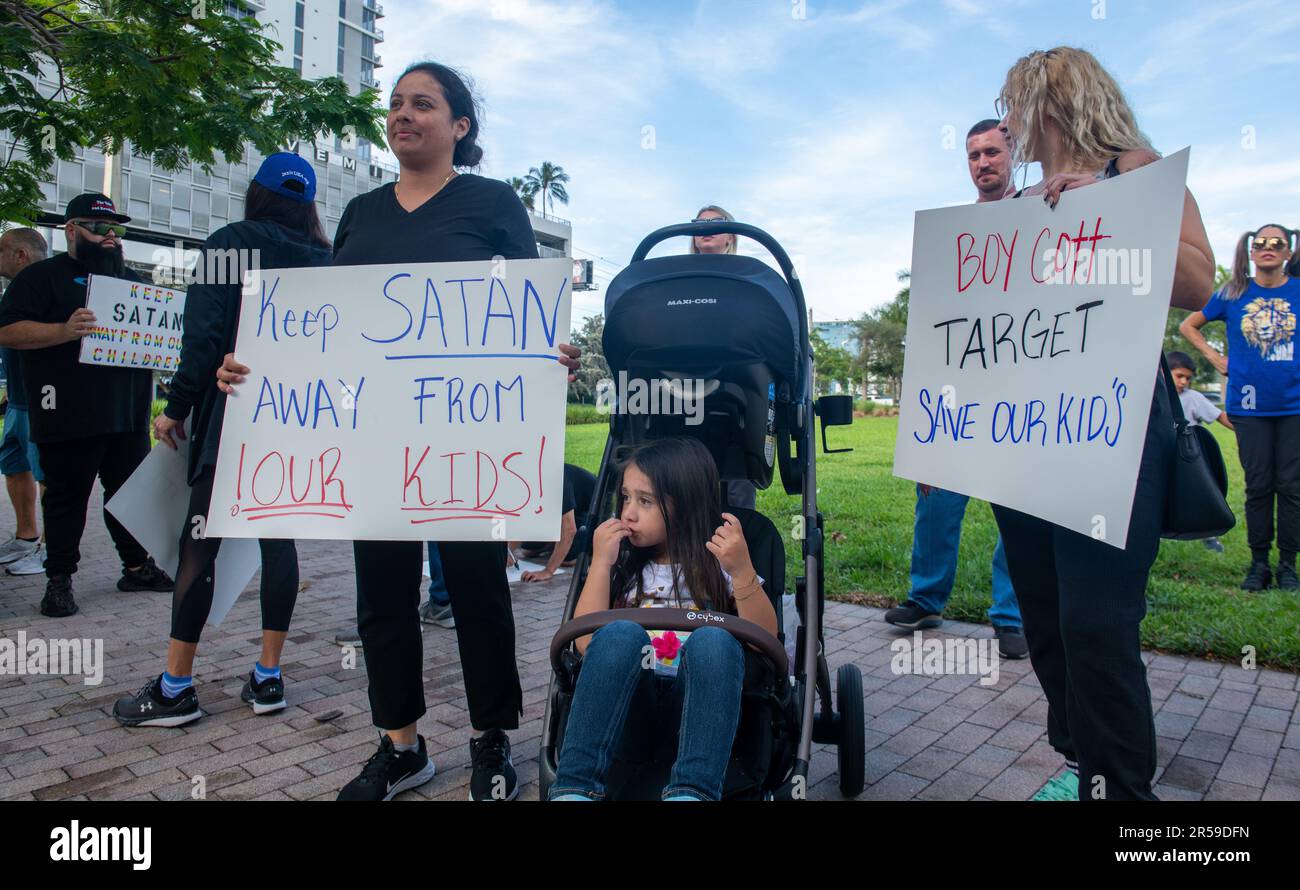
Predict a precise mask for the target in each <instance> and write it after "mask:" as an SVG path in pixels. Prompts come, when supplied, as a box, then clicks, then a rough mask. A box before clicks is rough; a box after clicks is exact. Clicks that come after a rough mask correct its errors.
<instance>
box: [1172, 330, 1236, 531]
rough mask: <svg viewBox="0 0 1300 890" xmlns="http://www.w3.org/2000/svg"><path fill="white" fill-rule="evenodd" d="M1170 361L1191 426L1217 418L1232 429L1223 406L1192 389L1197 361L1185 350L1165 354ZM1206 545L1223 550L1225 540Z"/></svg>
mask: <svg viewBox="0 0 1300 890" xmlns="http://www.w3.org/2000/svg"><path fill="white" fill-rule="evenodd" d="M1165 360H1166V361H1167V362H1168V363H1169V373H1170V374H1172V375H1173V378H1174V386H1176V387H1177V388H1178V401H1179V402H1180V403H1181V404H1182V406H1183V416H1184V417H1186V418H1187V422H1188V424H1190V425H1191V426H1209V425H1210V424H1212V423H1214V422H1215V421H1216V420H1217V421H1218V422H1219V423H1221V424H1223V425H1224V426H1226V427H1227V428H1228V429H1232V421H1231V420H1229V419H1228V415H1227V414H1225V413H1224V412H1223V410H1222V409H1221V408H1219V407H1218V406H1217V405H1215V404H1214V403H1213V402H1211V401H1210V400H1209V399H1207V398H1206V397H1205V396H1204V395H1203V394H1202V393H1199V392H1197V391H1196V390H1194V389H1192V386H1191V384H1192V377H1193V376H1195V374H1196V363H1195V362H1194V361H1192V357H1191V356H1190V355H1188V354H1187V353H1185V352H1171V353H1169V354H1168V355H1167V356H1165ZM1205 547H1206V549H1207V550H1213V551H1214V552H1215V553H1222V552H1223V542H1222V541H1220V540H1219V539H1218V538H1206V539H1205Z"/></svg>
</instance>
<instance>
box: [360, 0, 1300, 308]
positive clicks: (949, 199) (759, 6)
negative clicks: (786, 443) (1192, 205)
mask: <svg viewBox="0 0 1300 890" xmlns="http://www.w3.org/2000/svg"><path fill="white" fill-rule="evenodd" d="M384 9H385V12H386V17H385V18H384V19H383V20H382V21H381V23H380V24H381V25H382V27H383V28H384V31H385V35H386V38H387V39H386V41H385V42H384V44H383V45H382V46H381V48H380V52H381V54H382V56H383V59H384V67H383V68H382V69H380V71H379V77H380V81H381V84H382V89H383V90H384V91H385V92H386V91H387V90H389V89H391V87H392V82H393V79H394V78H395V77H397V76H398V75H399V74H400V73H401V71H402V69H403V68H404V67H405V66H406V65H408V64H410V63H411V62H414V61H418V60H420V59H426V58H431V59H435V60H437V61H440V62H444V63H447V64H451V65H454V66H456V67H458V68H460V69H462V70H463V71H465V72H467V73H468V74H469V75H471V76H472V77H473V79H474V81H475V85H476V89H477V92H478V93H479V94H480V96H481V97H482V100H483V103H484V107H485V119H484V133H483V145H484V148H485V150H486V158H485V163H484V166H483V169H482V171H481V172H482V173H483V174H484V175H488V176H496V177H501V178H505V177H508V176H511V175H523V174H524V173H526V172H527V170H528V168H529V167H531V166H535V165H537V164H540V162H542V161H544V160H549V161H552V162H554V163H556V164H559V165H561V166H563V167H564V169H565V170H566V171H567V172H568V173H569V175H570V176H571V177H572V182H571V183H570V184H569V195H570V203H569V205H568V206H567V207H566V206H563V205H561V206H558V207H557V208H556V210H555V212H556V213H557V214H558V215H560V216H563V217H566V218H568V219H570V220H572V221H573V231H574V244H575V248H576V255H578V256H584V257H591V256H595V257H599V259H598V260H597V263H596V270H597V271H596V277H597V280H598V281H599V282H602V283H603V282H608V280H609V279H610V278H611V277H612V276H613V274H615V273H616V272H617V271H618V269H619V268H621V267H622V265H623V264H625V263H626V262H627V259H628V257H629V256H630V255H631V253H632V250H633V249H634V248H635V246H636V244H637V242H638V241H639V240H640V239H641V238H642V237H643V236H644V235H645V234H647V233H649V232H650V231H652V230H654V229H655V228H658V227H659V226H662V225H667V224H670V223H674V222H679V221H685V220H688V219H690V218H691V217H692V216H693V215H694V213H695V211H696V210H697V209H698V208H699V207H700V206H701V205H703V204H708V203H715V204H720V205H721V206H723V207H726V208H727V209H728V210H730V211H732V212H733V213H734V214H736V216H737V217H738V218H739V219H741V220H742V221H745V222H750V223H753V224H755V225H758V226H759V227H761V228H764V229H766V230H768V231H769V232H771V233H772V234H773V235H774V236H775V237H776V238H777V239H778V240H779V241H780V242H781V243H782V244H783V245H784V246H785V248H786V250H787V251H788V252H789V253H790V254H791V255H792V256H793V257H794V259H795V263H796V266H797V268H798V269H799V273H800V277H801V278H802V279H803V282H804V285H805V290H806V294H807V297H808V303H809V305H810V306H811V307H812V308H813V310H814V313H815V315H816V317H817V318H818V319H819V320H829V319H833V318H853V317H856V316H858V315H860V314H861V313H862V312H864V311H865V310H867V309H869V308H871V307H872V306H874V305H877V304H879V303H881V302H883V301H885V300H887V299H888V298H889V297H891V296H892V294H893V292H894V291H895V290H897V287H898V284H897V282H896V281H895V273H896V272H897V271H898V270H899V269H901V268H904V267H906V266H908V265H909V264H910V262H911V256H912V225H913V214H914V213H915V211H917V210H921V209H925V208H929V207H936V206H943V205H950V204H958V203H964V202H968V201H972V200H974V194H975V193H974V188H973V186H972V185H971V183H970V179H969V176H968V174H967V171H966V165H965V152H964V140H963V137H964V135H965V132H966V130H967V129H968V128H969V126H970V124H972V123H974V122H975V121H977V120H979V119H981V118H985V117H990V116H992V115H993V100H994V98H995V97H996V95H997V92H998V89H999V87H1000V86H1001V84H1002V81H1003V78H1004V76H1005V74H1006V71H1007V69H1008V68H1009V67H1010V66H1011V65H1012V64H1013V63H1014V62H1015V60H1016V59H1017V58H1019V57H1020V56H1021V55H1023V54H1024V53H1026V52H1028V51H1030V50H1033V49H1046V48H1050V47H1052V46H1056V45H1059V44H1070V45H1074V46H1081V47H1084V48H1086V49H1088V50H1090V51H1092V52H1093V53H1095V54H1096V55H1097V56H1098V57H1099V58H1100V59H1101V61H1102V63H1103V64H1104V65H1105V66H1106V67H1107V68H1108V69H1109V70H1110V71H1111V73H1112V74H1114V75H1115V76H1116V78H1117V79H1118V80H1119V82H1120V84H1121V86H1122V87H1123V88H1124V89H1125V91H1126V93H1127V95H1128V97H1129V101H1130V102H1131V103H1132V105H1133V106H1134V109H1135V111H1136V113H1137V117H1138V122H1139V124H1140V125H1141V126H1142V128H1143V129H1144V130H1145V132H1146V133H1147V135H1148V136H1149V137H1150V138H1151V140H1152V142H1153V143H1154V145H1155V147H1156V148H1157V149H1158V150H1160V151H1162V152H1164V153H1166V154H1168V153H1172V152H1173V151H1176V150H1177V149H1180V148H1182V147H1183V146H1185V145H1191V146H1192V159H1191V172H1190V174H1189V182H1188V184H1189V187H1190V188H1191V190H1192V192H1193V194H1194V195H1195V196H1196V198H1197V200H1198V201H1199V202H1200V205H1201V209H1202V213H1203V216H1204V217H1205V221H1206V227H1207V229H1208V231H1209V234H1210V240H1211V243H1212V245H1213V247H1214V250H1215V258H1216V261H1218V262H1220V263H1223V264H1224V265H1228V264H1229V263H1230V261H1231V252H1232V248H1233V245H1234V243H1235V240H1236V238H1237V236H1238V235H1239V234H1240V233H1241V232H1242V231H1244V230H1245V229H1247V228H1250V227H1253V226H1255V225H1258V224H1260V223H1263V222H1269V221H1276V222H1281V223H1286V224H1289V225H1292V226H1296V225H1300V115H1297V114H1296V109H1297V99H1298V98H1300V89H1298V85H1300V78H1298V77H1297V73H1298V72H1300V39H1298V38H1300V3H1296V2H1294V0H1239V2H1233V0H1223V2H1202V0H1196V2H1170V0H1161V2H1136V0H1053V2H1034V0H1005V2H1002V3H977V2H975V0H877V2H861V0H820V2H818V0H808V2H807V3H806V4H803V3H801V2H800V0H748V2H736V0H699V2H684V0H662V2H613V0H554V2H551V0H387V2H386V3H385V6H384ZM953 134H955V136H954V135H953ZM1028 175H1029V182H1030V183H1032V182H1035V181H1037V179H1038V176H1037V169H1036V168H1033V169H1031V170H1030V171H1028ZM668 249H669V250H672V251H677V250H684V249H685V242H684V241H682V242H681V243H680V244H679V245H672V246H671V247H669V248H668ZM660 252H662V251H660ZM742 252H745V253H750V252H752V253H755V254H756V255H757V254H759V253H761V251H760V250H759V249H758V248H757V247H756V246H754V245H750V247H749V248H747V247H746V246H745V244H744V242H742ZM602 306H603V292H601V291H597V292H594V293H586V294H576V295H575V301H574V320H575V324H576V323H577V322H578V320H579V319H581V318H582V317H585V316H587V315H590V314H592V313H594V312H598V311H600V310H601V309H602Z"/></svg>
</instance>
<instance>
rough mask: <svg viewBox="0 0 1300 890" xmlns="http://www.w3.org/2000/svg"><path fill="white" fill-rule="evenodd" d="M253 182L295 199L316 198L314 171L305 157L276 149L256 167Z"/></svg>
mask: <svg viewBox="0 0 1300 890" xmlns="http://www.w3.org/2000/svg"><path fill="white" fill-rule="evenodd" d="M253 182H256V183H257V184H258V185H260V186H262V187H263V188H265V189H270V190H271V191H273V192H275V193H276V194H277V195H284V196H285V197H286V198H292V199H293V200H295V201H315V200H316V171H315V170H313V169H312V166H311V164H309V163H308V162H307V160H306V159H305V158H300V157H299V156H298V155H296V154H293V153H292V152H288V151H277V152H276V153H275V154H273V155H270V156H268V157H267V159H266V160H265V161H263V162H262V166H260V167H258V168H257V175H256V176H254V177H253Z"/></svg>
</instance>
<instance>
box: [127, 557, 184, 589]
mask: <svg viewBox="0 0 1300 890" xmlns="http://www.w3.org/2000/svg"><path fill="white" fill-rule="evenodd" d="M175 586H176V582H175V581H173V580H172V576H171V575H169V574H167V573H166V572H164V571H163V570H162V569H160V568H158V566H157V565H156V564H155V563H154V561H153V558H152V557H150V559H149V561H148V562H146V563H145V564H144V565H142V566H140V568H138V569H126V568H124V569H122V577H121V578H118V579H117V589H118V590H120V591H122V592H124V593H131V592H132V591H136V590H154V591H157V592H159V593H169V592H170V591H171V590H172V589H173V588H174V587H175Z"/></svg>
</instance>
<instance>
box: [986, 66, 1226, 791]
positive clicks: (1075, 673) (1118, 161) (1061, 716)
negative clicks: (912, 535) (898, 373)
mask: <svg viewBox="0 0 1300 890" xmlns="http://www.w3.org/2000/svg"><path fill="white" fill-rule="evenodd" d="M998 105H999V110H1000V111H1001V112H1002V115H1003V119H1002V123H1001V126H1002V127H1003V129H1004V130H1005V131H1006V132H1007V135H1008V138H1009V140H1010V142H1011V143H1012V145H1013V149H1014V152H1015V159H1016V161H1017V162H1018V163H1032V162H1038V163H1039V164H1041V165H1042V168H1043V181H1042V182H1040V183H1039V184H1038V185H1036V186H1034V187H1032V188H1028V189H1022V190H1021V191H1019V192H1017V193H1016V194H1015V197H1017V198H1019V197H1028V196H1039V197H1041V198H1042V199H1043V200H1044V201H1047V202H1048V203H1049V204H1051V205H1052V206H1055V205H1056V202H1057V201H1058V200H1059V198H1060V195H1061V192H1063V191H1065V190H1067V189H1074V188H1081V187H1084V186H1087V185H1090V184H1092V183H1094V182H1098V181H1100V180H1102V179H1105V178H1107V177H1111V176H1117V175H1119V174H1121V173H1124V172H1126V171H1127V170H1131V169H1133V168H1135V167H1139V166H1142V165H1143V164H1146V163H1150V162H1151V161H1153V160H1155V159H1156V157H1157V155H1156V154H1155V152H1154V151H1152V149H1151V146H1150V145H1149V143H1148V142H1147V139H1146V137H1145V136H1144V135H1143V134H1142V133H1141V131H1140V130H1139V129H1138V126H1137V122H1136V120H1135V119H1134V116H1133V112H1132V110H1131V109H1130V108H1129V106H1128V103H1127V101H1126V100H1125V99H1124V95H1123V93H1122V92H1121V91H1120V89H1119V86H1118V85H1117V84H1116V83H1115V81H1114V79H1113V78H1112V77H1111V76H1110V74H1108V73H1107V72H1106V70H1105V69H1103V68H1102V67H1101V65H1100V64H1099V63H1098V62H1097V60H1096V59H1095V58H1093V57H1092V56H1091V55H1090V54H1088V53H1087V52H1085V51H1083V50H1078V49H1071V48H1069V47H1057V48H1056V49H1052V50H1048V51H1046V52H1033V53H1030V54H1029V55H1027V56H1025V57H1024V58H1022V59H1020V60H1019V61H1018V62H1016V64H1015V65H1014V66H1012V68H1011V70H1010V71H1009V72H1008V73H1007V78H1006V82H1005V84H1004V85H1003V87H1002V91H1001V95H1000V96H999V98H998ZM1213 272H1214V258H1213V254H1212V252H1211V250H1210V245H1209V241H1208V239H1207V238H1206V235H1205V227H1204V225H1203V224H1202V222H1201V215H1200V211H1199V210H1198V209H1197V206H1196V202H1195V200H1194V199H1193V198H1192V196H1191V193H1190V192H1189V193H1188V194H1187V197H1186V200H1185V205H1184V211H1183V222H1182V230H1181V232H1180V234H1179V244H1178V260H1177V267H1176V269H1175V272H1174V286H1173V295H1172V299H1171V302H1172V304H1173V305H1175V306H1179V307H1182V308H1186V309H1199V308H1200V307H1201V306H1203V305H1205V301H1206V299H1207V298H1208V297H1209V295H1210V290H1211V287H1212V282H1213ZM1156 384H1157V381H1154V380H1153V381H1152V387H1153V397H1152V405H1151V419H1150V423H1149V425H1148V427H1147V434H1146V443H1145V445H1144V448H1143V452H1142V462H1141V468H1140V470H1139V474H1138V481H1137V491H1136V494H1135V497H1134V501H1133V513H1132V518H1131V521H1130V525H1129V532H1128V540H1127V542H1126V546H1125V548H1124V549H1123V550H1119V549H1117V548H1115V547H1112V546H1110V545H1109V544H1106V543H1103V542H1102V541H1100V540H1095V539H1094V538H1092V537H1090V536H1088V535H1082V534H1079V533H1078V532H1074V531H1070V530H1068V529H1065V528H1062V527H1060V526H1055V525H1052V524H1051V523H1049V522H1046V521H1044V520H1042V519H1038V518H1035V517H1032V516H1028V515H1026V514H1024V513H1021V512H1019V511H1016V510H1011V509H1008V508H1006V507H1000V506H994V508H993V512H994V515H995V516H996V517H997V520H998V527H999V528H1000V529H1001V531H1002V538H1003V541H1004V542H1005V544H1006V551H1007V562H1008V566H1009V568H1010V570H1011V580H1012V583H1013V584H1014V586H1015V589H1016V595H1017V597H1018V598H1019V600H1020V608H1021V612H1022V613H1023V617H1024V622H1025V636H1026V638H1027V639H1028V641H1029V655H1030V659H1031V660H1032V663H1033V667H1034V673H1035V674H1037V676H1038V680H1039V682H1040V683H1041V684H1042V687H1043V691H1044V693H1045V694H1046V696H1047V703H1048V715H1047V735H1048V740H1049V741H1050V742H1051V743H1052V746H1053V747H1054V748H1056V750H1057V751H1059V752H1061V754H1062V755H1063V756H1064V757H1065V759H1066V762H1067V764H1069V765H1070V766H1071V767H1072V768H1073V767H1075V766H1076V764H1077V770H1078V777H1077V779H1076V778H1075V776H1074V775H1072V774H1071V773H1069V772H1067V773H1066V774H1065V775H1063V776H1062V777H1061V778H1060V779H1057V780H1054V782H1055V783H1057V784H1062V785H1065V786H1066V787H1067V788H1069V789H1070V790H1072V791H1074V792H1075V793H1076V794H1077V796H1078V798H1079V799H1080V800H1090V799H1092V800H1097V799H1109V800H1132V799H1141V800H1154V799H1155V795H1154V794H1152V791H1151V779H1152V776H1153V775H1154V774H1155V769H1156V736H1155V723H1154V720H1153V718H1152V712H1151V691H1150V689H1149V688H1148V686H1147V680H1146V666H1145V665H1144V663H1143V662H1142V650H1141V639H1140V634H1139V627H1140V625H1141V623H1142V618H1143V616H1144V615H1145V614H1146V585H1147V575H1148V573H1149V572H1150V570H1151V564H1152V563H1153V562H1154V561H1155V557H1156V552H1157V550H1158V548H1159V543H1160V529H1161V524H1162V520H1163V517H1164V508H1165V496H1166V491H1167V488H1168V479H1169V459H1170V457H1171V456H1172V451H1173V444H1174V443H1173V421H1172V414H1171V411H1170V406H1169V405H1168V404H1167V401H1168V397H1167V395H1166V392H1165V387H1164V385H1163V384H1161V385H1156Z"/></svg>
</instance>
